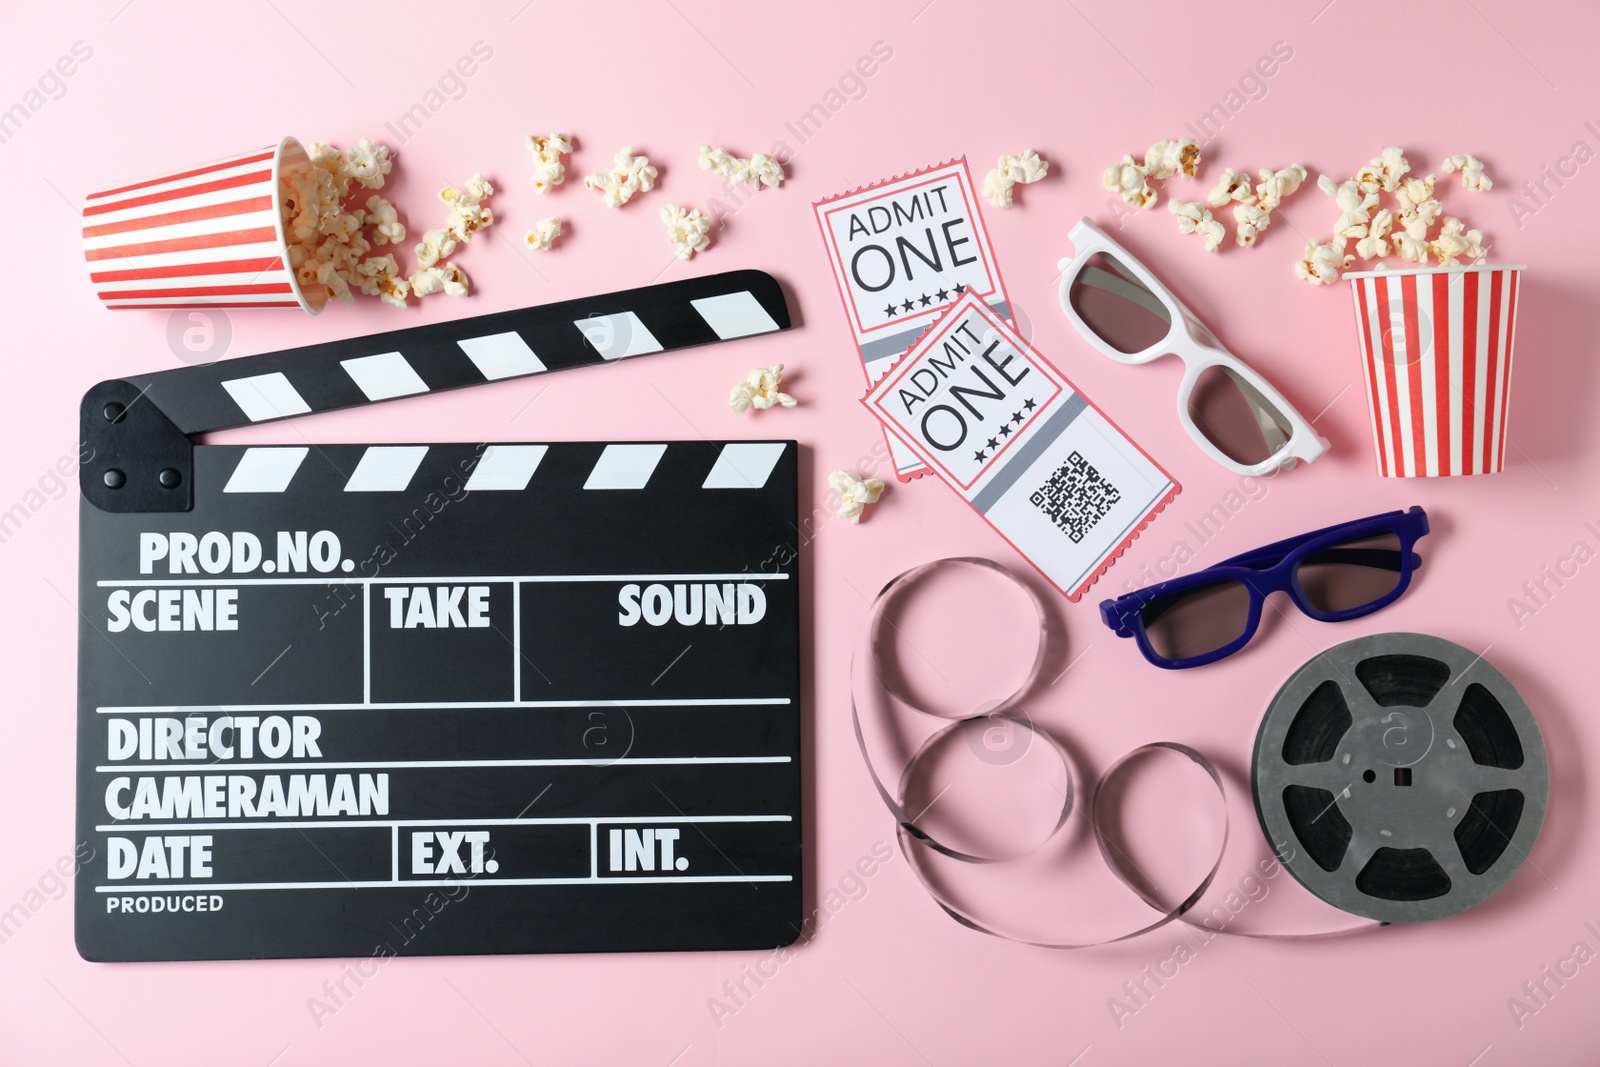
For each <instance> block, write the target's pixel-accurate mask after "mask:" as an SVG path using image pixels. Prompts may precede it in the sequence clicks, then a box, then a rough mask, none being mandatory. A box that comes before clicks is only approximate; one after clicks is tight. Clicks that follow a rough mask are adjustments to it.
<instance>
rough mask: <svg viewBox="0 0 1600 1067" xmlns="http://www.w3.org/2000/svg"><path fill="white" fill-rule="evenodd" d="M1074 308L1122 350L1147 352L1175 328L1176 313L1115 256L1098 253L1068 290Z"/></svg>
mask: <svg viewBox="0 0 1600 1067" xmlns="http://www.w3.org/2000/svg"><path fill="white" fill-rule="evenodd" d="M1067 295H1068V299H1069V300H1071V301H1072V310H1074V311H1076V312H1077V313H1078V317H1079V318H1080V319H1082V320H1083V321H1084V324H1085V325H1087V326H1088V327H1089V329H1091V330H1093V331H1094V333H1095V335H1096V336H1097V337H1099V338H1100V340H1102V341H1104V342H1105V343H1106V344H1108V345H1110V346H1111V347H1112V348H1115V349H1116V350H1117V351H1118V352H1126V353H1129V354H1132V353H1134V352H1143V351H1144V350H1145V349H1147V348H1149V347H1150V346H1152V345H1155V344H1159V343H1160V342H1161V340H1162V338H1164V337H1166V336H1167V334H1168V333H1169V332H1170V331H1171V329H1172V313H1171V312H1170V311H1168V310H1167V305H1165V304H1163V303H1162V302H1161V299H1160V298H1159V297H1158V296H1156V294H1154V293H1152V292H1151V291H1150V290H1149V289H1148V288H1146V287H1145V284H1144V283H1143V282H1141V281H1140V280H1139V279H1138V278H1137V277H1135V276H1134V273H1133V271H1131V270H1129V269H1128V268H1127V267H1126V266H1125V265H1123V263H1122V262H1121V261H1120V260H1118V259H1117V258H1116V257H1115V256H1113V255H1110V254H1108V253H1106V252H1096V253H1095V254H1094V255H1092V256H1090V257H1089V258H1088V260H1087V261H1086V262H1085V263H1084V264H1083V267H1082V268H1081V269H1079V271H1078V275H1077V277H1075V278H1073V279H1072V287H1071V289H1069V290H1068V294H1067Z"/></svg>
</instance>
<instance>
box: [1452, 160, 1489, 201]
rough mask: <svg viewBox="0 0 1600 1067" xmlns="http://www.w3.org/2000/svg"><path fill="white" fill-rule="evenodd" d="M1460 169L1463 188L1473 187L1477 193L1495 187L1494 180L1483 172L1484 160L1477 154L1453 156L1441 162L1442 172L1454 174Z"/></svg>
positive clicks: (1485, 191)
mask: <svg viewBox="0 0 1600 1067" xmlns="http://www.w3.org/2000/svg"><path fill="white" fill-rule="evenodd" d="M1458 170H1459V171H1460V172H1461V188H1463V189H1471V190H1472V191H1473V192H1475V193H1487V192H1488V191H1489V190H1490V189H1493V188H1494V182H1492V181H1490V180H1489V176H1488V175H1487V174H1485V173H1484V172H1483V162H1482V161H1481V160H1479V159H1478V157H1477V156H1468V155H1459V156H1451V157H1450V158H1449V159H1447V160H1445V161H1444V162H1443V163H1441V164H1439V173H1441V174H1454V173H1455V172H1456V171H1458Z"/></svg>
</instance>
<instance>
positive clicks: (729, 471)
mask: <svg viewBox="0 0 1600 1067" xmlns="http://www.w3.org/2000/svg"><path fill="white" fill-rule="evenodd" d="M786 447H788V446H786V445H785V444H784V443H783V442H782V441H753V442H748V443H745V444H731V445H723V446H722V451H721V452H720V453H718V454H717V461H716V463H714V464H712V466H711V472H710V473H709V474H707V475H706V480H705V481H704V482H702V483H701V485H700V488H702V489H760V488H761V487H762V486H764V485H766V484H767V479H768V478H770V477H771V476H772V469H773V468H774V467H776V466H777V465H778V460H779V459H780V458H782V456H783V450H784V449H785V448H786Z"/></svg>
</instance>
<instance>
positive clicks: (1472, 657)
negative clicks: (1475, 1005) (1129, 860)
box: [1251, 633, 1550, 922]
mask: <svg viewBox="0 0 1600 1067" xmlns="http://www.w3.org/2000/svg"><path fill="white" fill-rule="evenodd" d="M1549 784H1550V770H1549V763H1548V761H1547V759H1546V755H1545V748H1544V740H1543V738H1542V737H1541V735H1540V733H1539V727H1538V724H1537V723H1536V722H1535V721H1534V718H1533V714H1532V712H1531V711H1529V709H1528V704H1527V702H1526V701H1525V700H1523V699H1522V696H1521V694H1519V693H1518V692H1517V690H1516V689H1515V688H1514V687H1513V686H1512V685H1511V683H1510V682H1509V681H1507V680H1506V677H1505V675H1503V674H1501V673H1500V672H1499V671H1498V670H1496V669H1495V668H1494V666H1493V665H1491V664H1490V663H1489V662H1488V661H1486V660H1485V659H1483V658H1482V656H1480V655H1479V654H1477V653H1475V652H1473V651H1472V650H1470V649H1467V648H1463V647H1462V646H1461V645H1457V644H1455V643H1453V642H1451V641H1446V640H1444V639H1443V638H1438V637H1431V636H1428V635H1426V634H1409V633H1390V634H1375V635H1373V636H1370V637H1362V638H1358V639H1356V640H1354V641H1347V642H1345V643H1344V644H1341V645H1336V646H1335V647H1333V648H1330V649H1328V650H1327V651H1325V652H1323V653H1321V654H1320V655H1317V656H1315V657H1313V658H1312V659H1311V660H1310V661H1308V662H1307V663H1306V664H1304V665H1303V666H1302V667H1301V668H1300V669H1299V670H1298V671H1296V672H1295V673H1294V675H1293V676H1292V677H1290V679H1289V680H1288V681H1287V682H1285V683H1284V685H1283V687H1282V688H1281V689H1280V690H1279V691H1278V693H1277V695H1276V696H1275V697H1273V700H1272V703H1271V704H1270V705H1269V706H1268V708H1267V714H1266V717H1265V718H1264V719H1263V720H1262V722H1261V728H1260V730H1259V732H1258V733H1257V735H1256V745H1255V751H1254V754H1253V757H1252V764H1251V788H1252V792H1253V793H1254V796H1255V804H1256V814H1257V816H1258V817H1259V818H1260V820H1261V828H1262V831H1263V832H1264V833H1265V834H1266V835H1267V840H1268V843H1269V844H1271V845H1272V846H1273V848H1274V849H1275V850H1276V851H1277V852H1278V854H1279V857H1280V859H1281V860H1282V861H1283V864H1284V866H1285V867H1287V868H1288V869H1289V872H1290V873H1291V874H1293V875H1294V876H1295V878H1296V879H1298V880H1299V881H1300V882H1301V884H1303V885H1304V886H1305V887H1306V888H1307V889H1309V890H1311V892H1312V893H1314V894H1316V895H1317V896H1318V897H1320V898H1322V899H1323V900H1325V901H1327V902H1328V903H1330V904H1332V905H1334V906H1335V907H1338V908H1340V909H1342V910H1344V911H1348V912H1351V913H1353V914H1356V915H1363V916H1366V917H1367V918H1371V919H1377V920H1379V921H1381V922H1425V921H1428V920H1431V919H1442V918H1445V917H1447V916H1450V915H1455V914H1458V913H1460V912H1463V911H1465V910H1467V909H1468V908H1470V907H1472V906H1474V905H1476V904H1480V903H1482V902H1483V901H1484V900H1487V899H1488V898H1489V897H1490V896H1492V895H1493V894H1494V893H1495V892H1496V891H1498V890H1499V889H1500V887H1501V886H1503V885H1505V884H1506V882H1507V881H1509V880H1510V879H1511V876H1512V875H1513V874H1515V873H1516V872H1517V870H1518V868H1520V867H1521V866H1522V864H1523V862H1524V861H1525V860H1526V859H1527V856H1528V853H1529V851H1530V850H1531V849H1532V847H1533V843H1534V839H1535V838H1537V837H1538V834H1539V827H1540V825H1541V824H1542V823H1543V822H1544V813H1545V804H1546V801H1547V797H1548V793H1549Z"/></svg>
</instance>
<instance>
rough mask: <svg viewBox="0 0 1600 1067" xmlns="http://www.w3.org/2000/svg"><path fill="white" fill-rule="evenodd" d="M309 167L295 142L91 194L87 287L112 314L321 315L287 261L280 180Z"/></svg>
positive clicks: (86, 225) (86, 210) (86, 215)
mask: <svg viewBox="0 0 1600 1067" xmlns="http://www.w3.org/2000/svg"><path fill="white" fill-rule="evenodd" d="M309 165H310V161H309V159H308V158H307V156H306V152H305V149H304V148H302V147H301V145H300V142H299V141H297V140H295V139H294V138H293V137H286V138H284V139H283V141H282V142H280V143H279V144H278V145H277V146H276V147H269V148H263V149H260V150H258V151H255V152H246V153H244V154H242V155H237V156H232V157H230V158H228V159H221V160H218V161H216V162H214V163H207V164H206V165H204V166H200V167H191V168H189V169H187V170H181V171H176V172H174V173H171V174H165V175H160V176H158V177H154V178H148V179H146V180H144V181H140V182H133V183H132V184H129V185H120V186H117V187H116V188H114V189H106V190H104V191H102V192H98V193H90V194H89V196H88V197H87V198H86V199H85V202H84V207H83V254H84V258H85V259H87V260H88V261H89V280H90V281H91V282H92V283H93V284H94V289H95V293H96V295H98V296H99V297H100V302H101V304H103V305H104V306H105V307H108V308H116V309H122V308H185V307H212V308H246V307H250V308H267V307H290V308H292V307H298V308H303V309H305V310H306V311H308V312H310V313H311V314H313V315H314V314H316V313H317V312H319V311H321V310H322V308H321V305H320V303H319V304H317V305H313V304H312V303H311V302H310V301H308V300H307V299H306V297H305V295H304V294H303V293H301V291H300V285H299V283H298V282H297V281H296V280H295V276H294V271H293V270H291V269H290V267H289V264H288V262H287V259H286V256H285V251H284V249H285V243H284V233H283V218H282V215H281V213H280V211H279V207H278V179H279V176H280V175H281V174H285V173H292V172H293V171H294V170H296V169H303V168H305V167H307V166H309Z"/></svg>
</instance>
